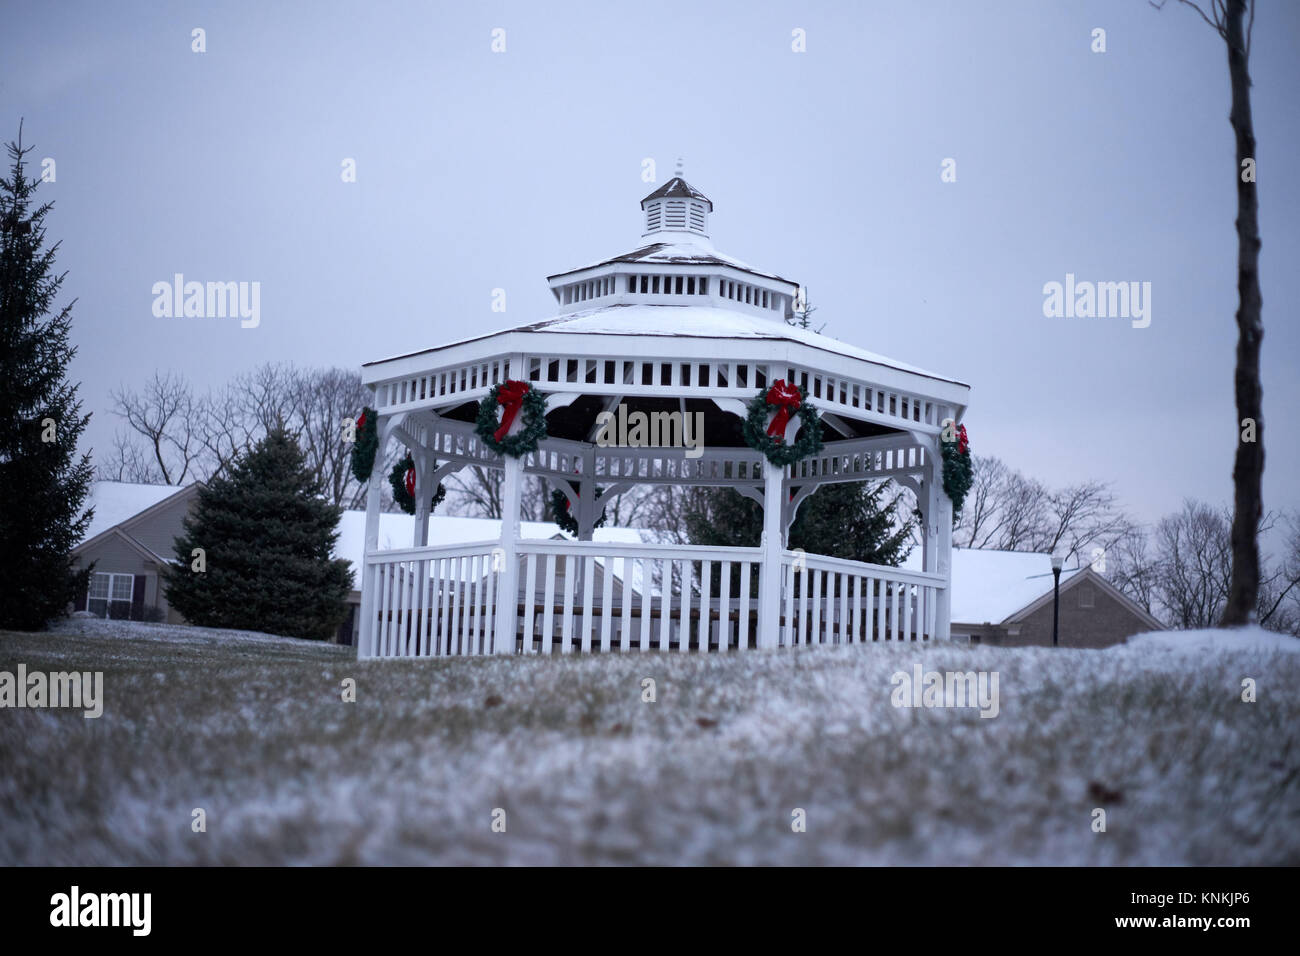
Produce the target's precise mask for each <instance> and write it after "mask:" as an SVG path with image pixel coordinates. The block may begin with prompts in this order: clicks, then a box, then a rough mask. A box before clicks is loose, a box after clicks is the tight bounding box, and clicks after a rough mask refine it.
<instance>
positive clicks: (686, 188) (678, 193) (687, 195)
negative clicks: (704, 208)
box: [641, 176, 713, 212]
mask: <svg viewBox="0 0 1300 956" xmlns="http://www.w3.org/2000/svg"><path fill="white" fill-rule="evenodd" d="M652 199H702V200H704V201H705V202H706V203H708V204H709V211H710V212H712V211H713V201H712V200H711V199H709V197H708V196H706V195H704V193H702V192H700V191H699V190H698V189H696V188H695V187H694V186H692V185H691V184H690V183H688V182H687V181H686V180H684V179H682V177H680V176H674V177H673V178H672V179H670V180H668V182H666V183H664V184H663V185H662V186H660V187H659V188H658V189H656V190H655V191H654V192H652V193H651V194H650V195H649V196H646V197H645V199H642V200H641V206H642V208H644V207H645V204H646V203H648V202H649V201H650V200H652Z"/></svg>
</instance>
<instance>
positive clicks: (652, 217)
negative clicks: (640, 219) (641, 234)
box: [645, 202, 663, 232]
mask: <svg viewBox="0 0 1300 956" xmlns="http://www.w3.org/2000/svg"><path fill="white" fill-rule="evenodd" d="M662 209H663V203H660V202H652V203H651V204H650V208H648V209H647V210H646V213H645V230H646V232H658V231H659V216H660V213H661V211H662Z"/></svg>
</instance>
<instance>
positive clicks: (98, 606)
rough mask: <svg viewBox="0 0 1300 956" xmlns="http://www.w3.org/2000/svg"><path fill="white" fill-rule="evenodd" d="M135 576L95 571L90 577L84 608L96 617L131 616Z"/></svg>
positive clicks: (120, 618) (116, 617)
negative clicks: (88, 591)
mask: <svg viewBox="0 0 1300 956" xmlns="http://www.w3.org/2000/svg"><path fill="white" fill-rule="evenodd" d="M134 587H135V578H134V577H132V576H131V575H129V574H103V573H99V572H96V573H95V574H93V575H91V578H90V593H89V595H88V596H87V600H86V610H88V611H89V612H90V613H91V614H93V615H95V616H96V617H111V618H113V619H115V620H126V619H128V618H130V617H131V598H132V597H133V596H134V594H133V589H134Z"/></svg>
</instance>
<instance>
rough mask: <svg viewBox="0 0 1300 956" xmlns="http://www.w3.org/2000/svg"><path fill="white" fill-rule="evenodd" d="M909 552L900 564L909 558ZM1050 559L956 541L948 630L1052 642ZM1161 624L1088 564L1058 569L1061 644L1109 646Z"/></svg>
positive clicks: (1006, 640) (996, 639)
mask: <svg viewBox="0 0 1300 956" xmlns="http://www.w3.org/2000/svg"><path fill="white" fill-rule="evenodd" d="M916 560H917V559H916V557H915V556H913V557H910V558H909V559H908V561H907V562H905V564H904V567H907V566H909V565H913V564H914V563H915V561H916ZM1052 591H1053V588H1052V559H1051V556H1050V555H1046V554H1035V553H1032V552H1025V551H983V550H972V549H967V548H953V551H952V636H953V639H954V640H969V641H971V642H973V643H980V644H993V645H996V646H1000V647H1027V646H1031V645H1039V646H1050V645H1051V643H1052V605H1053V593H1052ZM1161 630H1164V625H1163V624H1161V623H1160V622H1159V621H1157V620H1156V619H1155V618H1154V617H1152V616H1151V615H1150V614H1148V613H1147V612H1146V611H1144V610H1143V609H1142V607H1141V606H1140V605H1138V604H1137V603H1136V602H1134V601H1133V600H1132V599H1131V598H1129V597H1128V596H1127V595H1125V594H1123V593H1121V592H1120V591H1119V589H1118V588H1116V587H1115V586H1114V585H1113V584H1111V583H1110V582H1109V581H1107V580H1106V579H1105V578H1104V577H1103V576H1102V575H1100V574H1098V573H1097V572H1096V571H1094V570H1093V569H1092V568H1091V567H1089V566H1087V565H1085V566H1083V567H1075V568H1065V569H1063V570H1062V571H1061V606H1060V622H1059V627H1058V632H1059V633H1058V638H1059V645H1060V646H1061V647H1108V646H1110V645H1111V644H1120V643H1123V642H1124V641H1125V640H1127V639H1128V638H1129V637H1130V636H1131V635H1133V634H1139V633H1141V632H1143V631H1161Z"/></svg>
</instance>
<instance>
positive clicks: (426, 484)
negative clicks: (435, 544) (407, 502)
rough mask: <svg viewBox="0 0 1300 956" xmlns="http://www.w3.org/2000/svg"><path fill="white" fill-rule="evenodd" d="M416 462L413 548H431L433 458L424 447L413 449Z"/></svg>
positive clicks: (413, 457) (413, 458)
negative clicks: (430, 508)
mask: <svg viewBox="0 0 1300 956" xmlns="http://www.w3.org/2000/svg"><path fill="white" fill-rule="evenodd" d="M411 460H412V461H414V462H415V534H414V535H413V536H412V541H411V547H414V548H426V547H428V546H429V502H430V501H432V500H433V489H434V484H433V456H432V455H430V454H429V452H428V450H427V449H426V448H424V447H423V446H421V447H419V448H412V449H411Z"/></svg>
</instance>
